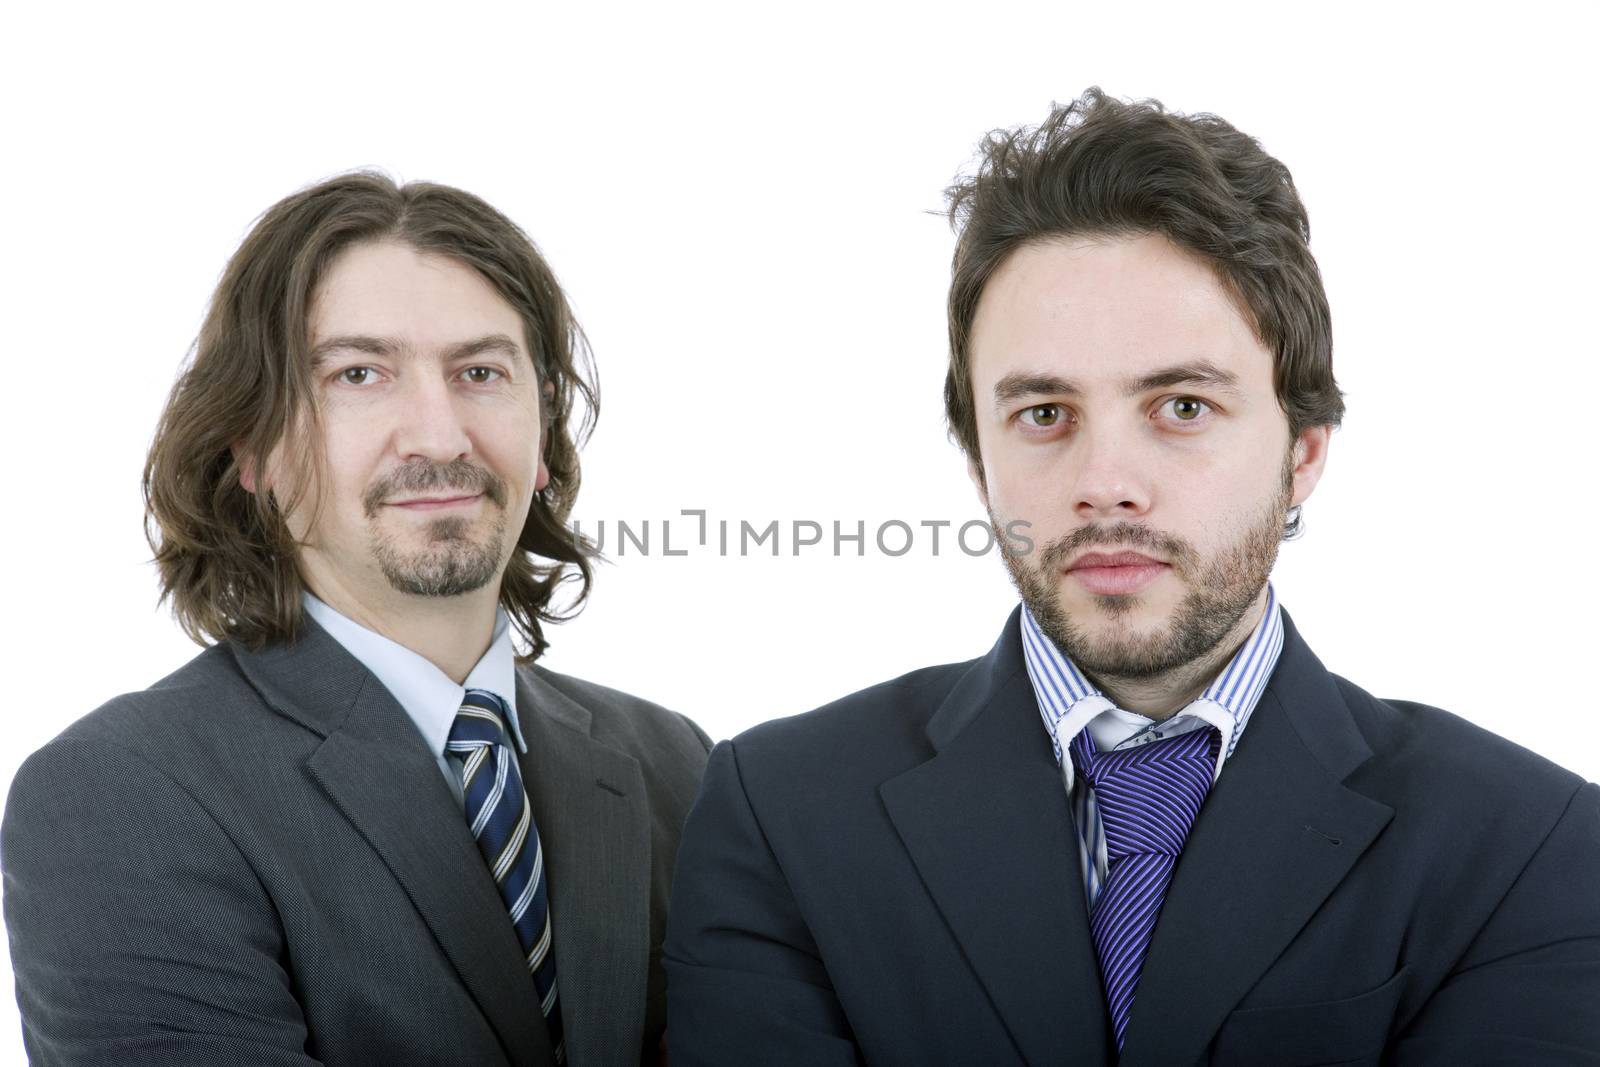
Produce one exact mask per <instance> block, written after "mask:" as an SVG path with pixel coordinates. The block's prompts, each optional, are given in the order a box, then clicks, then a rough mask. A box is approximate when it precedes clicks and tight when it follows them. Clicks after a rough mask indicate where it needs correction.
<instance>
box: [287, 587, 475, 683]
mask: <svg viewBox="0 0 1600 1067" xmlns="http://www.w3.org/2000/svg"><path fill="white" fill-rule="evenodd" d="M305 580H306V585H307V586H308V587H309V588H310V589H311V592H312V593H314V594H315V595H316V596H317V597H318V598H319V599H320V600H321V601H322V602H323V603H324V604H327V605H328V606H329V607H330V608H332V609H333V610H335V611H337V612H338V613H339V614H341V615H343V616H345V617H346V618H348V619H350V620H351V621H353V622H357V623H360V624H361V625H362V626H365V627H366V628H367V629H369V630H371V631H372V632H373V633H377V634H382V635H383V636H384V637H387V638H388V639H389V640H391V641H393V642H394V643H395V644H397V645H401V646H404V647H405V648H409V649H410V650H411V651H413V652H415V653H416V654H417V655H419V656H421V657H422V658H423V659H426V660H427V661H428V662H429V663H432V664H433V665H434V666H435V667H438V668H439V669H440V670H441V671H443V672H444V673H445V674H446V675H447V676H448V677H449V678H450V680H451V681H453V682H455V683H456V684H457V685H464V684H465V683H466V680H467V675H469V674H471V673H472V668H473V667H475V666H477V664H478V661H479V660H480V659H482V658H483V654H484V653H485V652H487V651H488V650H489V642H490V641H491V640H493V638H494V622H495V606H496V604H497V603H498V601H499V585H498V583H495V584H494V585H490V586H485V587H484V588H482V589H478V590H474V591H473V592H471V593H463V594H462V595H460V596H453V597H420V596H411V595H409V594H405V593H400V592H392V591H391V592H390V593H388V595H383V594H379V595H376V596H371V595H369V596H356V595H355V594H354V590H353V589H352V588H351V587H350V586H349V585H348V584H345V583H341V582H339V581H338V580H336V579H335V578H334V576H332V575H306V579H305Z"/></svg>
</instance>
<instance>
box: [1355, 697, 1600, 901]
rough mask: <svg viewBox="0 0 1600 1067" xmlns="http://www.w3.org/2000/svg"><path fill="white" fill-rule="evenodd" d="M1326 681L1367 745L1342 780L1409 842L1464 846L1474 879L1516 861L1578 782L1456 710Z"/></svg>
mask: <svg viewBox="0 0 1600 1067" xmlns="http://www.w3.org/2000/svg"><path fill="white" fill-rule="evenodd" d="M1334 680H1335V682H1336V684H1337V685H1338V687H1339V689H1340V692H1341V694H1342V695H1343V697H1344V700H1345V704H1346V706H1347V707H1348V708H1349V709H1350V713H1351V716H1352V717H1353V718H1354V719H1355V721H1356V725H1357V727H1358V729H1359V730H1360V731H1361V733H1362V735H1363V736H1364V737H1365V739H1366V741H1367V744H1368V745H1369V746H1370V747H1371V749H1372V753H1373V755H1372V758H1371V759H1369V760H1368V761H1367V762H1366V763H1365V764H1363V765H1362V766H1361V767H1359V768H1358V769H1357V770H1356V771H1355V773H1354V774H1353V775H1352V776H1351V778H1350V779H1349V780H1348V783H1347V784H1350V785H1352V786H1354V787H1355V788H1358V789H1360V790H1361V791H1362V792H1364V793H1366V794H1367V795H1369V796H1372V797H1373V798H1374V799H1377V800H1380V801H1382V802H1384V803H1386V804H1388V805H1390V806H1391V807H1393V808H1394V809H1395V810H1396V812H1397V813H1399V814H1398V815H1397V818H1403V819H1404V820H1405V822H1406V823H1407V824H1408V825H1410V826H1411V827H1412V828H1413V829H1414V830H1415V831H1417V833H1418V834H1419V837H1418V841H1419V845H1418V847H1419V848H1433V847H1447V848H1450V849H1453V850H1456V851H1458V852H1459V851H1462V850H1465V852H1466V853H1469V854H1470V855H1471V857H1473V859H1472V860H1471V862H1472V863H1473V864H1475V867H1476V869H1477V870H1478V871H1479V872H1480V874H1481V875H1482V876H1483V877H1490V872H1492V871H1495V870H1500V869H1504V871H1505V872H1507V873H1508V874H1511V873H1514V871H1515V870H1516V869H1519V868H1520V866H1521V863H1522V862H1523V861H1524V860H1525V859H1526V858H1527V857H1528V856H1530V855H1531V854H1532V853H1533V851H1534V850H1535V849H1537V848H1538V846H1539V844H1540V842H1542V841H1543V840H1544V839H1545V837H1546V836H1547V835H1548V834H1549V833H1550V831H1551V829H1552V828H1553V827H1554V826H1555V825H1556V824H1557V822H1559V821H1560V819H1561V818H1562V816H1563V813H1565V812H1566V811H1567V810H1568V809H1569V807H1570V806H1571V805H1572V804H1573V802H1574V800H1575V799H1576V797H1577V796H1578V794H1579V792H1580V790H1582V789H1583V787H1584V780H1583V779H1582V778H1581V777H1579V776H1578V775H1576V774H1573V773H1572V772H1571V771H1569V770H1567V769H1566V768H1564V767H1561V766H1560V765H1559V764H1556V763H1555V762H1553V761H1551V760H1549V759H1546V758H1545V757H1544V756H1541V755H1539V754H1538V753H1536V752H1532V751H1530V750H1529V749H1526V748H1524V747H1522V746H1521V745H1518V744H1516V743H1515V742H1513V741H1509V740H1507V739H1506V738H1504V737H1501V736H1499V735H1498V734H1495V733H1492V732H1490V731H1489V730H1486V729H1484V728H1483V727H1481V726H1478V725H1476V724H1474V723H1471V722H1469V721H1467V720H1466V719H1464V718H1462V717H1461V716H1459V715H1454V714H1452V713H1450V712H1448V711H1445V710H1443V709H1442V708H1436V707H1433V706H1431V705H1428V704H1421V703H1417V702H1415V701H1410V700H1382V699H1379V698H1377V697H1374V696H1372V695H1371V694H1369V693H1367V692H1366V691H1365V690H1363V689H1361V688H1360V687H1359V686H1357V685H1354V684H1353V683H1351V682H1349V681H1347V680H1345V679H1343V678H1339V677H1338V676H1337V675H1335V676H1334Z"/></svg>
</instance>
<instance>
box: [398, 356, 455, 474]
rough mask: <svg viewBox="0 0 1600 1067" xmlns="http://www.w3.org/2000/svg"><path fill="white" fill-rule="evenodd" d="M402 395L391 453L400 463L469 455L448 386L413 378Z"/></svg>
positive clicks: (435, 380)
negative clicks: (415, 459)
mask: <svg viewBox="0 0 1600 1067" xmlns="http://www.w3.org/2000/svg"><path fill="white" fill-rule="evenodd" d="M410 384H411V388H409V389H407V390H406V391H405V394H404V396H403V398H402V403H401V404H400V406H399V411H398V412H397V414H396V418H397V420H398V422H397V425H396V427H395V435H394V437H395V451H397V452H398V453H399V454H400V457H401V458H402V459H406V460H410V459H413V458H421V459H427V460H430V461H432V462H434V463H449V462H450V461H451V460H454V459H457V458H459V457H462V456H466V455H469V454H470V453H471V452H472V436H471V434H470V433H468V424H467V421H466V419H465V417H464V415H463V412H462V411H461V410H459V406H458V403H457V398H456V397H455V396H454V395H453V394H452V392H451V390H450V385H449V383H448V382H446V381H444V380H443V379H442V378H439V377H437V376H434V375H416V376H414V377H413V380H412V382H411V383H410Z"/></svg>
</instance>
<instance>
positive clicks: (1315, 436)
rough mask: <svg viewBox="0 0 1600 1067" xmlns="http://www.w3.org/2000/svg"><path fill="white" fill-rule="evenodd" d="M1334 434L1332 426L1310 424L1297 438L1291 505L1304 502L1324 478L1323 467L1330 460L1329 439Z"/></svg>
mask: <svg viewBox="0 0 1600 1067" xmlns="http://www.w3.org/2000/svg"><path fill="white" fill-rule="evenodd" d="M1332 436H1333V427H1332V426H1309V427H1307V428H1306V429H1304V430H1302V431H1300V436H1299V437H1297V438H1295V442H1294V476H1293V477H1294V491H1293V495H1292V496H1291V497H1290V500H1289V503H1290V504H1291V505H1295V504H1304V503H1305V502H1306V500H1307V499H1308V498H1309V497H1310V496H1311V491H1312V490H1313V489H1315V488H1316V487H1317V482H1319V481H1321V480H1322V469H1323V467H1325V466H1326V465H1327V462H1328V441H1329V439H1330V438H1331V437H1332Z"/></svg>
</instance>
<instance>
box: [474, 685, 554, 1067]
mask: <svg viewBox="0 0 1600 1067" xmlns="http://www.w3.org/2000/svg"><path fill="white" fill-rule="evenodd" d="M445 750H446V751H448V752H453V753H455V754H456V755H458V756H460V757H461V759H462V762H463V767H462V773H461V790H462V793H463V794H464V795H465V798H466V808H467V825H468V826H470V827H471V828H472V836H473V837H474V838H475V839H476V840H477V842H478V851H479V852H481V853H483V859H484V862H485V863H487V864H488V865H489V873H490V874H492V875H493V876H494V880H495V885H496V887H497V888H498V889H499V890H500V899H502V900H504V901H505V904H506V910H507V911H508V912H510V914H511V925H512V927H513V928H515V929H516V931H517V940H518V941H519V942H520V943H521V944H522V951H523V953H524V955H526V957H527V960H528V972H529V973H530V974H532V975H533V985H534V988H535V990H537V992H538V995H539V1006H540V1009H541V1010H542V1011H543V1012H544V1018H545V1024H546V1025H547V1026H548V1027H549V1030H550V1044H551V1045H553V1046H554V1047H555V1050H556V1062H557V1063H565V1062H566V1043H565V1041H564V1040H563V1037H562V1032H561V1001H560V997H559V995H558V994H557V992H556V954H555V951H554V947H553V946H552V945H551V943H550V898H549V894H548V891H547V889H546V885H547V880H546V878H545V867H544V849H543V848H542V847H540V844H539V829H538V827H536V826H535V825H534V824H533V808H532V807H530V806H529V804H528V793H527V790H525V789H523V788H522V773H521V771H519V770H518V768H517V757H516V753H514V752H513V751H512V750H511V745H510V744H509V742H508V740H507V736H506V724H505V705H504V704H502V703H501V702H500V698H499V697H497V696H495V695H494V694H493V693H490V692H488V691H487V690H483V689H468V690H467V693H466V696H465V697H463V698H462V701H461V710H460V711H458V712H457V713H456V721H455V725H454V726H452V727H451V728H450V740H449V741H448V742H447V743H446V745H445Z"/></svg>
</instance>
